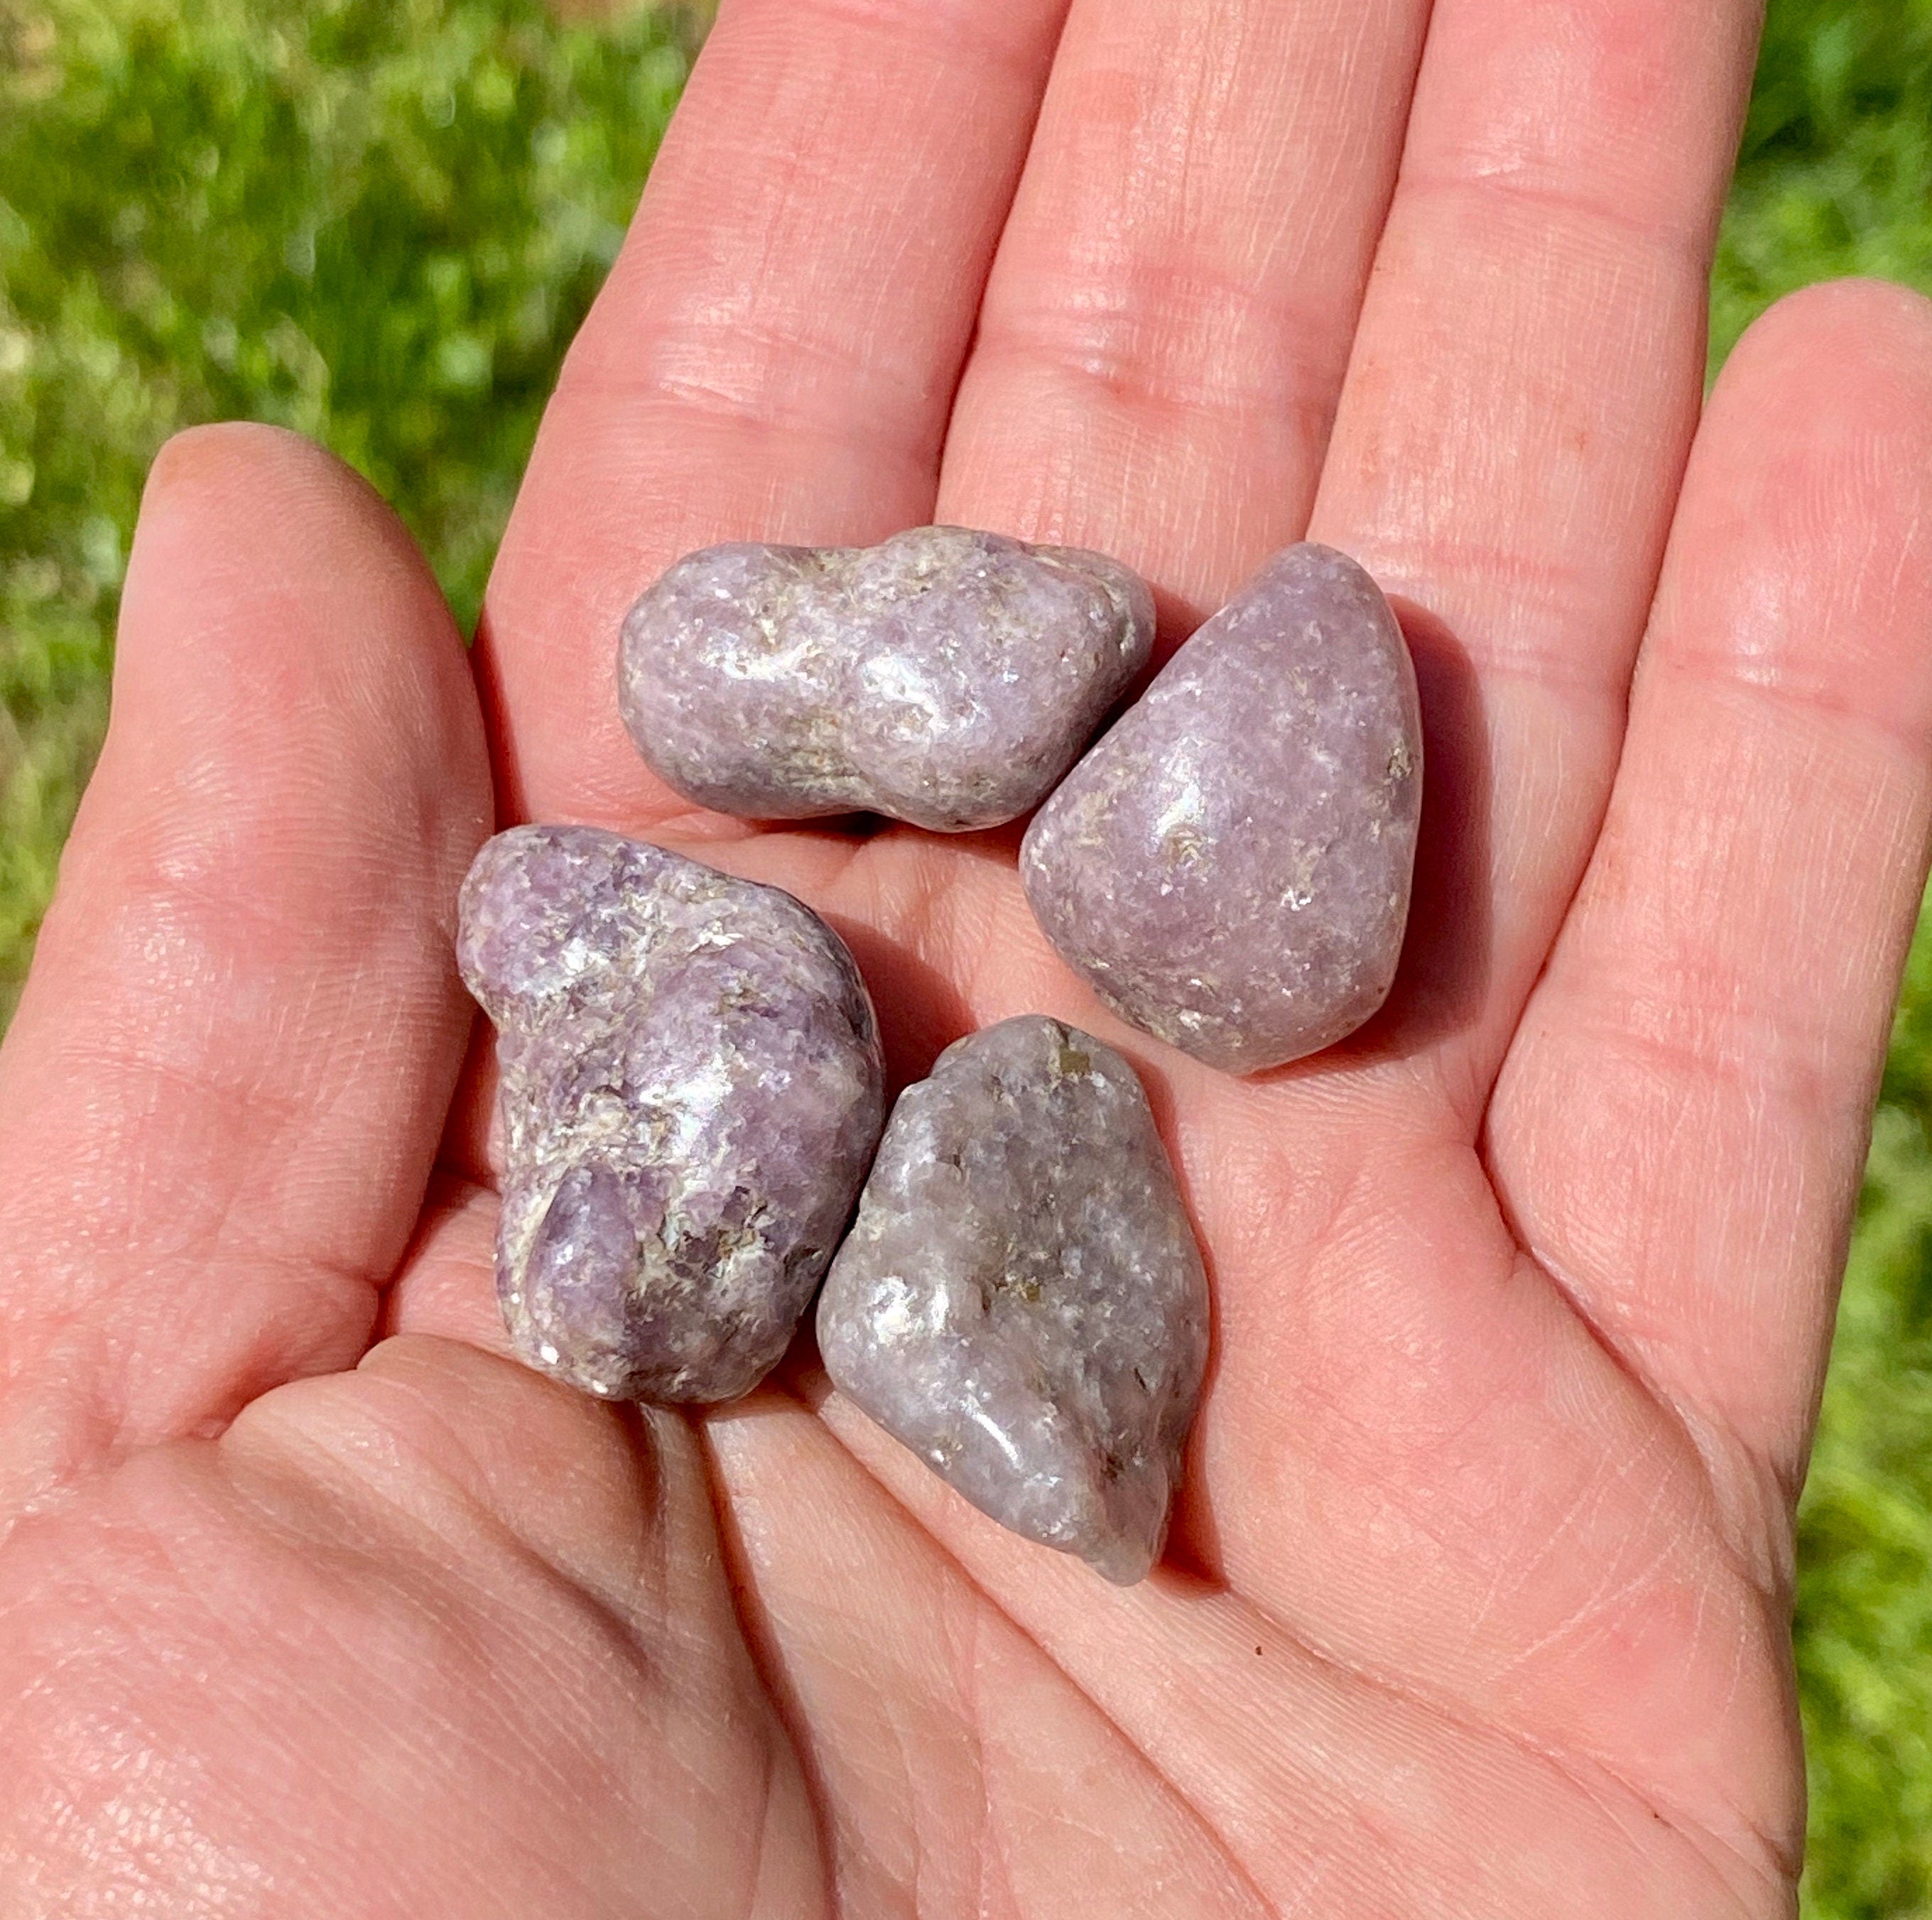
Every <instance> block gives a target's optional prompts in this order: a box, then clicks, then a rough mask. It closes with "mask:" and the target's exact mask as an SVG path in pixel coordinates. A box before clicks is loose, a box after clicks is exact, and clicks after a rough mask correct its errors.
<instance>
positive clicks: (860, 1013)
mask: <svg viewBox="0 0 1932 1920" xmlns="http://www.w3.org/2000/svg"><path fill="white" fill-rule="evenodd" d="M457 957H458V962H459V963H460V965H461V968H462V970H463V979H464V980H466V982H467V983H468V984H469V990H470V992H472V994H474V995H475V997H476V998H477V1000H478V1001H479V1002H480V1003H481V1005H482V1007H483V1009H484V1012H486V1013H487V1014H488V1015H489V1016H490V1019H492V1020H493V1021H494V1022H496V1032H497V1043H496V1046H497V1060H498V1064H499V1068H500V1070H501V1074H502V1085H501V1090H500V1092H499V1096H498V1117H499V1124H500V1125H501V1127H502V1141H503V1151H504V1160H505V1173H504V1182H503V1206H502V1219H501V1221H500V1223H499V1228H498V1231H497V1239H496V1289H497V1294H498V1297H499V1300H500V1301H501V1303H502V1309H503V1317H504V1320H505V1323H506V1324H507V1325H508V1328H509V1330H510V1334H511V1339H512V1340H514V1343H515V1344H516V1346H517V1352H519V1353H520V1355H522V1356H523V1358H524V1359H526V1361H529V1363H530V1364H531V1365H532V1366H533V1367H540V1368H541V1369H542V1370H544V1371H545V1372H547V1373H554V1374H556V1375H558V1376H559V1377H561V1378H562V1379H565V1380H568V1381H569V1382H571V1384H572V1385H575V1386H578V1387H581V1388H584V1389H586V1391H589V1392H591V1393H593V1394H603V1395H605V1396H607V1397H610V1398H612V1399H617V1400H656V1401H715V1400H733V1399H735V1398H736V1397H737V1396H738V1395H739V1394H742V1393H745V1392H746V1391H748V1389H750V1388H752V1387H753V1386H755V1385H757V1382H758V1381H759V1380H760V1379H761V1378H762V1377H763V1375H764V1374H765V1373H766V1371H767V1370H769V1368H770V1367H772V1364H774V1363H775V1361H777V1360H778V1357H779V1356H780V1355H781V1354H782V1353H783V1352H784V1349H785V1346H786V1343H787V1342H788V1341H789V1340H790V1337H791V1334H792V1329H793V1325H794V1324H795V1323H796V1321H797V1319H798V1316H799V1314H800V1313H802V1312H803V1311H804V1310H805V1304H806V1303H807V1302H808V1301H809V1300H810V1299H811V1294H812V1289H814V1287H816V1286H817V1284H818V1280H819V1277H820V1275H821V1274H823V1272H824V1271H825V1266H826V1262H827V1260H828V1259H829V1258H830V1256H831V1253H832V1249H833V1248H834V1247H835V1246H836V1245H837V1244H838V1235H839V1233H840V1232H841V1229H843V1228H844V1225H845V1223H846V1220H847V1218H848V1217H849V1216H850V1213H851V1210H852V1202H853V1196H855V1195H856V1193H857V1192H858V1190H859V1182H860V1181H862V1180H863V1178H865V1167H866V1163H867V1162H868V1160H869V1159H870V1157H871V1151H872V1148H873V1145H874V1142H876V1141H877V1139H878V1135H879V1127H880V1120H881V1118H882V1115H883V1091H882V1089H883V1071H882V1065H881V1061H880V1051H879V1040H878V1033H877V1028H876V1026H875V1025H874V1021H873V1017H872V1007H871V1001H870V1000H868V998H867V997H866V993H865V986H864V983H862V981H861V980H860V979H859V973H858V970H857V968H856V967H855V966H853V963H852V957H851V956H850V954H849V953H847V951H846V950H845V946H844V942H843V941H841V940H840V939H839V938H838V935H836V934H835V933H834V932H832V930H831V929H830V928H829V927H828V926H826V925H825V923H824V922H823V921H822V920H820V919H819V918H818V916H817V915H816V914H815V913H812V912H811V910H809V909H808V908H807V907H803V906H802V905H801V904H799V902H798V901H796V900H794V899H793V898H792V897H791V895H790V894H788V893H782V892H779V891H778V889H777V888H776V887H772V886H757V885H754V883H752V882H751V881H749V880H734V879H733V878H731V877H730V876H729V875H727V874H721V873H716V872H714V871H712V869H711V868H709V867H706V866H701V865H699V864H698V863H697V862H696V861H695V860H687V859H682V858H680V857H679V856H678V855H677V854H676V853H666V852H664V850H662V849H661V848H659V847H652V846H646V845H645V844H643V843H642V842H640V841H634V840H626V839H625V838H622V837H621V836H620V835H617V834H614V833H604V832H598V830H596V829H594V828H592V827H587V826H520V827H517V828H514V829H512V830H511V832H508V833H499V835H497V836H496V838H495V839H493V840H492V841H490V842H489V844H487V846H485V847H484V849H483V850H482V851H481V853H478V855H477V856H476V860H475V865H472V867H471V868H470V870H469V877H468V878H467V879H466V880H465V881H464V882H463V892H462V897H461V900H460V904H459V931H458V939H457Z"/></svg>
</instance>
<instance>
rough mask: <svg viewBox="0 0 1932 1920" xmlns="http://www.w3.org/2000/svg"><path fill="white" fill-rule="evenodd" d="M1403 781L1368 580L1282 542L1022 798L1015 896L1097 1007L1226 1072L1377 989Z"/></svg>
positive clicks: (1389, 650)
mask: <svg viewBox="0 0 1932 1920" xmlns="http://www.w3.org/2000/svg"><path fill="white" fill-rule="evenodd" d="M1421 801H1422V731H1421V718H1420V715H1419V712H1418V706H1417V703H1416V691H1415V671H1414V669H1413V667H1412V666H1411V664H1410V661H1409V651H1408V649H1407V647H1406V645H1405V644H1404V643H1403V637H1402V630H1401V628H1400V627H1399V626H1398V625H1397V622H1396V619H1395V616H1394V613H1391V610H1390V609H1389V606H1388V601H1386V600H1385V599H1384V598H1383V597H1382V592H1381V590H1380V589H1379V588H1378V587H1377V586H1376V583H1375V582H1374V581H1373V580H1371V579H1370V577H1369V576H1368V574H1367V573H1365V572H1364V571H1363V570H1362V568H1361V567H1359V566H1358V565H1356V564H1355V562H1354V561H1353V560H1352V559H1349V558H1348V557H1347V556H1346V555H1345V554H1342V553H1337V552H1336V551H1334V550H1333V549H1332V548H1331V547H1319V546H1315V545H1312V544H1310V545H1303V546H1299V547H1289V549H1288V550H1287V551H1286V552H1285V553H1280V554H1279V555H1277V556H1276V557H1275V558H1274V559H1273V560H1271V561H1270V562H1268V565H1266V566H1265V567H1264V568H1262V570H1261V571H1260V572H1259V574H1257V575H1256V577H1255V578H1254V579H1253V580H1251V581H1250V583H1248V585H1247V586H1246V587H1245V588H1244V589H1243V590H1242V592H1241V594H1240V595H1238V597H1237V598H1235V600H1233V601H1232V602H1230V604H1229V605H1228V606H1226V607H1224V608H1223V610H1221V611H1220V613H1217V614H1216V615H1215V616H1214V618H1213V619H1211V620H1209V621H1208V622H1207V623H1206V624H1205V625H1204V626H1202V628H1201V629H1200V630H1199V632H1197V633H1196V634H1195V635H1194V636H1193V638H1192V639H1190V640H1188V641H1187V643H1186V644H1185V645H1184V646H1182V647H1181V649H1180V651H1179V652H1178V653H1176V654H1175V656H1174V658H1172V660H1171V661H1169V663H1168V664H1167V665H1166V667H1164V668H1163V670H1161V672H1160V674H1159V675H1158V676H1157V677H1156V678H1155V679H1154V683H1153V685H1151V687H1149V688H1148V691H1147V692H1146V693H1145V694H1144V695H1143V696H1142V698H1141V699H1140V700H1139V701H1138V702H1136V704H1135V705H1134V706H1133V707H1132V708H1131V709H1130V710H1129V711H1128V712H1127V714H1125V715H1124V716H1123V717H1122V718H1121V720H1120V721H1118V723H1117V724H1115V726H1114V727H1112V729H1111V730H1109V732H1108V733H1107V734H1106V736H1105V737H1104V738H1103V739H1102V740H1101V741H1100V743H1099V744H1098V745H1096V746H1095V747H1094V748H1093V750H1092V751H1091V752H1089V753H1088V754H1087V756H1086V757H1085V759H1083V760H1082V761H1081V762H1080V763H1079V766H1076V768H1075V769H1073V772H1071V773H1070V775H1068V776H1067V779H1066V780H1065V781H1064V783H1063V784H1061V787H1059V789H1058V791H1057V792H1055V794H1054V796H1053V797H1052V799H1050V800H1049V802H1047V803H1046V805H1045V806H1044V807H1043V808H1041V809H1040V812H1039V813H1038V814H1036V815H1035V816H1034V821H1033V823H1032V825H1031V827H1029V828H1028V832H1027V835H1026V839H1025V844H1024V846H1023V847H1022V853H1021V856H1020V868H1021V874H1022V878H1023V879H1024V880H1025V884H1026V890H1027V895H1028V898H1029V899H1030V900H1031V902H1032V904H1033V909H1034V915H1035V916H1036V917H1037V919H1038V920H1039V922H1040V926H1041V927H1042V928H1043V929H1044V930H1045V932H1046V935H1047V937H1048V938H1049V939H1050V940H1051V941H1052V942H1053V944H1054V945H1055V947H1058V949H1059V950H1060V952H1061V954H1062V956H1064V958H1065V959H1067V962H1069V963H1070V965H1072V966H1073V967H1074V968H1076V970H1077V971H1079V972H1080V973H1081V974H1084V975H1085V977H1087V979H1088V980H1089V981H1090V982H1091V983H1092V985H1093V986H1094V989H1095V991H1096V992H1097V993H1098V994H1099V995H1100V998H1102V999H1103V1000H1104V1001H1106V1003H1107V1004H1108V1005H1109V1006H1110V1007H1112V1008H1113V1009H1114V1010H1115V1012H1116V1013H1119V1014H1120V1015H1121V1017H1122V1018H1123V1019H1126V1020H1128V1021H1130V1022H1132V1023H1133V1025H1135V1026H1136V1027H1139V1028H1142V1030H1143V1031H1145V1032H1147V1033H1150V1034H1155V1035H1157V1036H1158V1037H1160V1039H1162V1040H1168V1041H1171V1042H1172V1043H1173V1044H1174V1045H1175V1046H1178V1047H1181V1048H1183V1049H1185V1050H1186V1051H1187V1052H1189V1053H1191V1054H1193V1055H1196V1057H1197V1058H1200V1059H1202V1060H1204V1061H1208V1063H1209V1064H1211V1065H1212V1066H1215V1067H1223V1068H1225V1069H1226V1070H1229V1072H1231V1073H1254V1072H1257V1071H1259V1070H1261V1069H1262V1068H1264V1067H1274V1066H1277V1065H1280V1064H1281V1063H1283V1061H1291V1060H1295V1059H1298V1058H1301V1056H1302V1055H1304V1054H1310V1053H1313V1052H1316V1051H1317V1050H1318V1049H1320V1048H1322V1047H1325V1046H1331V1045H1332V1044H1333V1043H1334V1042H1335V1041H1337V1040H1340V1039H1341V1038H1342V1037H1343V1036H1344V1035H1345V1034H1349V1033H1350V1032H1352V1031H1353V1030H1354V1029H1355V1028H1357V1027H1358V1026H1360V1025H1361V1023H1362V1022H1364V1020H1366V1019H1368V1018H1369V1017H1370V1015H1371V1014H1373V1013H1375V1012H1376V1010H1377V1009H1378V1008H1379V1007H1380V1006H1381V1005H1382V1002H1383V1001H1384V1000H1385V998H1387V996H1388V991H1389V988H1390V986H1391V983H1392V982H1393V981H1394V978H1395V970H1396V962H1397V959H1398V958H1399V957H1400V953H1401V951H1402V941H1403V928H1404V925H1405V923H1406V919H1407V917H1408V913H1409V880H1410V874H1411V871H1412V868H1413V866H1414V865H1415V838H1416V826H1417V820H1418V814H1419V812H1420V810H1421Z"/></svg>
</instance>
